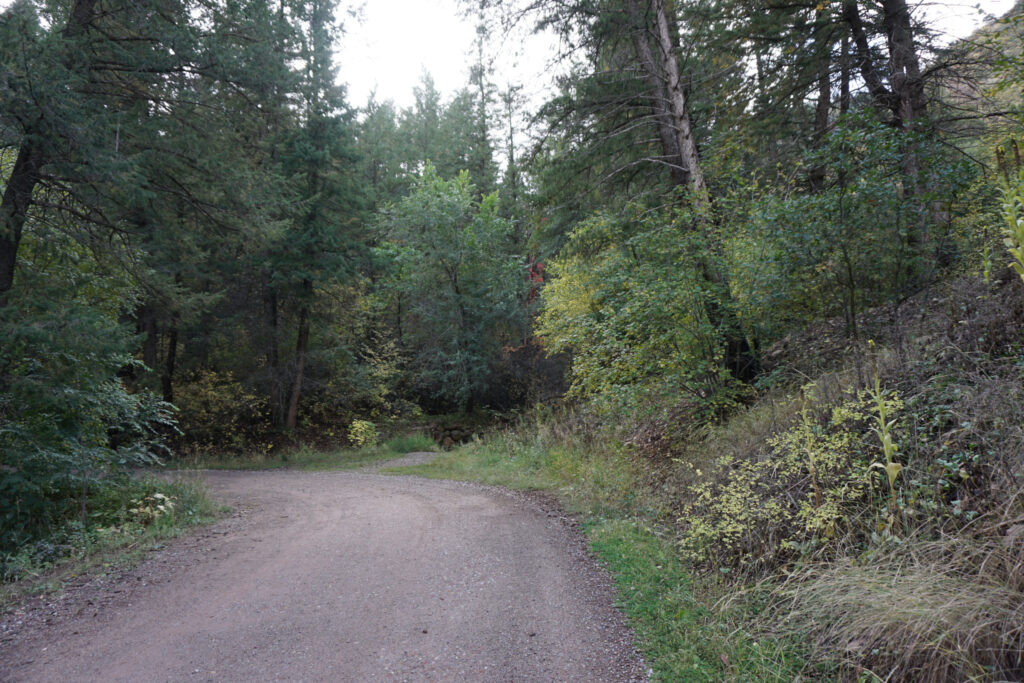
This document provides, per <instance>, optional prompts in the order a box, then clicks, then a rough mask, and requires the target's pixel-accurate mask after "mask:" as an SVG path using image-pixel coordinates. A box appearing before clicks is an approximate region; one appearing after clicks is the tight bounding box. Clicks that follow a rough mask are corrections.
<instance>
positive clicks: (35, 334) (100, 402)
mask: <svg viewBox="0 0 1024 683" xmlns="http://www.w3.org/2000/svg"><path fill="white" fill-rule="evenodd" d="M0 339H2V340H3V342H2V344H0V493H2V495H0V529H2V532H0V549H8V550H9V549H11V548H14V547H17V546H18V545H20V544H21V543H24V542H25V541H27V540H29V539H31V538H34V537H38V536H39V535H42V534H45V533H46V532H47V531H48V529H49V528H50V527H51V526H52V525H53V524H55V523H57V522H58V521H59V520H60V518H61V517H62V516H63V515H64V514H65V513H66V512H67V510H68V509H69V505H71V504H72V503H73V501H74V500H75V499H76V498H77V499H79V500H80V499H81V497H82V495H83V494H84V493H85V492H86V491H87V490H88V488H89V487H90V486H92V485H94V484H96V483H97V482H101V481H102V480H103V479H104V478H105V477H108V476H111V475H112V474H114V473H116V472H120V471H124V470H125V469H126V468H128V467H132V466H137V465H140V464H147V463H153V462H156V460H157V453H158V452H159V450H160V449H161V447H162V437H163V434H165V433H167V432H168V431H169V430H170V429H172V424H173V423H172V420H171V407H170V406H168V405H167V404H165V403H162V402H160V401H157V400H156V399H155V398H154V397H153V396H151V395H149V394H145V393H140V394H130V393H128V391H127V390H126V389H125V386H124V384H123V383H122V380H121V379H120V377H119V375H120V374H122V373H123V372H124V371H125V369H126V368H136V367H137V366H136V364H135V363H134V362H133V360H132V359H131V356H130V355H129V354H128V353H127V348H128V346H129V342H130V339H129V337H128V335H127V334H126V332H125V330H124V329H123V328H122V327H121V326H120V324H119V323H118V321H117V319H116V317H115V314H113V313H104V312H103V311H102V310H100V309H98V308H96V307H93V306H89V305H88V304H87V303H86V302H84V301H83V300H81V299H79V298H72V297H68V296H67V292H66V291H65V292H56V291H53V290H52V289H50V288H49V287H48V286H47V285H46V284H44V283H42V282H39V283H38V286H37V288H36V289H34V290H33V296H32V297H31V299H30V300H27V301H25V300H22V299H16V300H14V301H11V302H10V303H9V304H8V305H7V306H6V307H4V308H0ZM81 504H82V505H85V501H81Z"/></svg>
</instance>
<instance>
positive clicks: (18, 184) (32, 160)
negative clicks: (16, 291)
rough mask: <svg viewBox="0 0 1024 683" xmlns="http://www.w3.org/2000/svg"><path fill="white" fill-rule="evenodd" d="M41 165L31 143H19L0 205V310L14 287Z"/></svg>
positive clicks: (39, 155)
mask: <svg viewBox="0 0 1024 683" xmlns="http://www.w3.org/2000/svg"><path fill="white" fill-rule="evenodd" d="M42 165H43V154H42V152H41V151H40V150H39V149H38V148H37V147H36V145H35V144H33V142H32V141H31V140H25V141H24V142H22V144H21V148H20V149H19V150H18V158H17V159H16V160H15V162H14V168H12V169H11V176H10V178H9V179H8V181H7V187H6V188H5V189H4V195H3V200H2V202H0V221H2V223H0V307H3V306H6V305H7V296H8V293H9V292H10V291H11V287H12V286H13V285H14V270H15V266H16V265H17V262H18V246H19V245H20V244H21V234H22V229H23V228H24V226H25V219H26V218H27V217H28V210H29V207H30V206H31V204H32V192H33V191H34V190H35V187H36V185H38V184H39V180H40V170H41V168H42Z"/></svg>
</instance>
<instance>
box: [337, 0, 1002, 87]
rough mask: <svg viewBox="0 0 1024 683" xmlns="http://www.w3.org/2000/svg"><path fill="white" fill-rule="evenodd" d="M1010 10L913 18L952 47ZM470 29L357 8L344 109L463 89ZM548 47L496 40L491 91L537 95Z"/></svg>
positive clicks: (427, 0)
mask: <svg viewBox="0 0 1024 683" xmlns="http://www.w3.org/2000/svg"><path fill="white" fill-rule="evenodd" d="M356 1H357V2H358V1H359V0H356ZM1013 2H1014V0H980V1H979V2H970V1H964V0H954V1H952V2H948V3H946V2H941V3H940V2H934V1H933V0H929V1H928V2H920V3H919V4H918V6H917V9H916V10H915V12H916V13H922V12H923V13H924V15H925V16H926V17H927V18H928V20H929V22H930V23H932V25H933V26H934V28H935V29H936V30H939V31H941V32H942V33H944V34H947V35H948V36H950V38H951V39H953V38H960V37H964V36H967V35H969V34H970V33H971V31H973V30H974V29H975V28H976V27H977V26H978V25H979V24H980V23H981V22H982V21H983V20H984V18H985V16H986V15H994V16H999V15H1002V14H1003V13H1005V12H1007V11H1009V9H1010V8H1011V7H1012V6H1013ZM475 24H476V22H475V20H474V19H472V18H463V17H461V16H460V13H459V9H458V6H457V3H456V0H365V4H364V5H363V10H362V19H361V20H354V19H348V20H347V21H346V22H345V25H346V31H347V35H346V36H345V38H344V39H343V46H342V49H341V50H340V52H339V54H338V57H339V65H340V67H341V77H342V80H344V81H345V82H347V83H348V85H349V102H351V103H352V104H353V105H355V106H362V105H364V104H365V103H366V100H367V98H368V97H369V95H370V92H371V91H374V90H375V91H376V95H377V99H378V100H388V99H390V100H393V101H394V102H395V103H396V104H398V105H399V106H408V105H410V104H412V102H413V92H412V91H413V88H414V87H415V86H416V85H417V84H418V83H419V82H420V78H421V76H422V75H423V73H425V72H429V73H430V74H431V76H433V78H434V82H435V84H436V85H437V87H438V89H439V90H440V91H441V92H442V93H443V94H444V95H445V96H449V95H451V94H452V93H453V92H455V91H456V90H458V89H459V88H461V87H464V86H465V85H466V83H467V81H468V79H469V66H470V64H472V60H473V57H472V55H473V54H474V40H475V37H476V32H475V28H474V27H475ZM554 44H555V43H554V40H553V39H552V38H545V37H531V36H524V35H516V36H513V37H509V36H496V37H495V39H494V42H493V43H492V45H491V49H492V52H494V53H495V54H494V57H495V59H496V62H495V67H496V69H495V73H494V75H493V77H492V78H493V80H494V82H495V84H496V85H498V87H500V88H504V87H505V86H506V85H507V84H508V83H510V82H511V83H518V84H523V85H525V86H526V89H527V92H528V94H531V95H535V94H536V93H539V92H540V91H541V90H543V89H544V88H545V87H546V86H547V84H548V78H547V76H546V74H545V73H544V72H545V69H544V67H545V65H546V64H547V61H548V60H549V59H550V57H551V56H552V55H551V53H552V51H553V49H554ZM517 53H518V54H517Z"/></svg>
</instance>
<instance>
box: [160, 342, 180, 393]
mask: <svg viewBox="0 0 1024 683" xmlns="http://www.w3.org/2000/svg"><path fill="white" fill-rule="evenodd" d="M177 359H178V327H177V326H176V325H175V326H174V327H172V328H171V329H170V330H169V331H168V333H167V358H165V359H164V374H163V377H161V378H160V384H161V388H162V389H163V394H164V400H165V401H167V402H168V403H174V364H175V362H176V361H177Z"/></svg>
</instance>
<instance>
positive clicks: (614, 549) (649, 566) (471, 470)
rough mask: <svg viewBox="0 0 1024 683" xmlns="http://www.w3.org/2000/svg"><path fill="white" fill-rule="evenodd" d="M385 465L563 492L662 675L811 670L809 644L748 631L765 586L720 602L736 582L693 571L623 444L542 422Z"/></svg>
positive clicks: (717, 676) (742, 676) (740, 676)
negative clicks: (663, 526)
mask: <svg viewBox="0 0 1024 683" xmlns="http://www.w3.org/2000/svg"><path fill="white" fill-rule="evenodd" d="M384 471H385V472H388V473H394V474H412V475H417V476H421V477H429V478H437V479H457V480H463V481H478V482H481V483H485V484H491V485H497V486H505V487H508V488H515V489H528V490H550V491H554V492H556V493H557V494H558V496H559V499H560V500H561V502H562V504H563V505H564V507H565V508H566V509H567V510H569V511H571V512H573V513H575V514H578V515H579V516H580V517H582V518H583V520H584V530H585V533H586V536H587V540H588V542H589V544H590V547H591V550H592V551H593V553H594V554H595V555H596V556H597V558H598V559H599V560H600V561H602V562H603V563H604V564H605V565H606V566H607V568H608V570H609V571H610V572H611V574H612V576H613V577H614V579H615V582H616V584H617V586H618V589H619V595H620V607H621V608H622V610H623V612H624V613H625V614H626V616H627V617H628V618H629V620H630V623H631V625H632V626H633V628H634V630H635V632H636V634H637V639H638V642H637V645H638V647H639V648H640V650H641V652H643V654H644V657H645V658H646V661H647V663H648V666H650V667H651V669H652V670H653V676H654V680H658V681H708V680H719V681H754V680H756V681H793V680H795V679H796V678H797V677H798V676H799V675H800V672H801V671H802V670H803V668H804V658H803V656H802V649H801V647H800V644H799V643H796V642H785V643H783V642H779V641H777V640H775V639H773V638H771V637H758V636H756V635H754V634H751V633H748V632H747V631H745V630H744V626H745V625H747V624H751V623H755V619H753V618H752V617H753V616H754V614H755V613H756V612H757V610H758V609H760V605H762V604H763V603H764V600H762V599H761V597H760V596H759V593H757V592H756V591H753V590H752V591H751V592H750V593H749V594H748V595H742V596H739V597H737V596H735V595H731V596H730V597H731V599H730V600H727V601H726V600H719V598H720V597H725V596H727V595H729V591H730V590H733V589H734V588H735V586H734V585H733V586H732V588H727V587H726V586H725V584H722V585H717V584H715V583H714V582H713V581H712V580H710V579H708V578H702V577H696V578H694V577H692V576H691V575H690V573H689V572H688V571H687V570H686V568H685V566H684V564H683V562H682V560H681V559H680V558H679V553H678V548H677V546H676V543H675V541H674V538H672V537H671V536H670V535H663V534H661V533H658V532H657V531H655V529H657V528H658V520H659V519H662V518H664V515H665V511H664V510H662V506H661V503H660V502H659V500H658V499H657V498H656V497H655V496H654V494H653V493H652V492H651V491H650V489H649V487H646V486H644V483H643V481H642V466H641V465H640V464H639V463H637V462H634V461H633V459H631V458H630V457H629V456H628V455H627V454H625V453H624V452H623V449H622V448H621V446H620V445H619V444H617V443H613V442H606V443H603V444H602V443H600V442H594V443H581V442H578V441H574V439H573V437H569V438H565V437H560V436H557V435H553V434H551V433H546V432H545V431H544V427H538V428H537V433H536V434H529V433H528V432H527V431H524V432H522V433H520V434H516V433H511V432H507V433H503V434H495V435H492V436H490V437H488V438H486V439H483V440H476V441H473V442H471V443H469V444H466V445H464V446H462V447H459V448H456V449H455V450H452V451H450V452H447V453H443V454H441V455H439V456H438V457H437V458H435V459H434V460H432V461H431V462H430V463H427V464H424V465H417V466H414V467H399V468H390V469H387V470H384ZM697 596H700V597H699V598H698V597H697Z"/></svg>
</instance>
